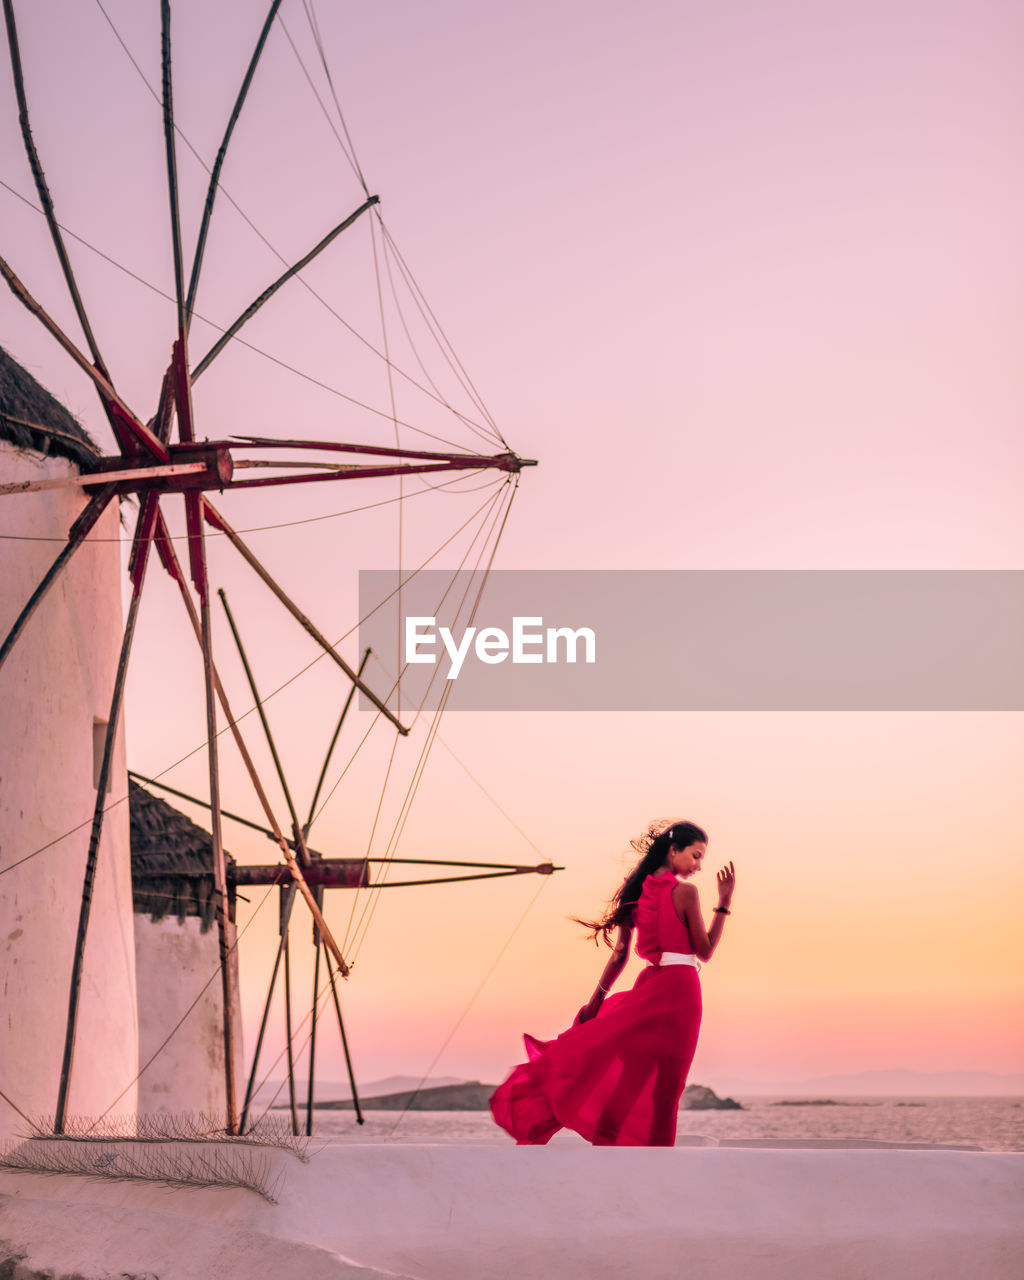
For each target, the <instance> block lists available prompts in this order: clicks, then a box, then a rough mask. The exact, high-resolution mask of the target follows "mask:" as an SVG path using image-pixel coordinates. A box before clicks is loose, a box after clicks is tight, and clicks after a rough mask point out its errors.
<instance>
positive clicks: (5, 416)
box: [0, 347, 100, 467]
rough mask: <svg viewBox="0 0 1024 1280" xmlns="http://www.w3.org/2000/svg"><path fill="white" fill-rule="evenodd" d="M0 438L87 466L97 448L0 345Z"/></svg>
mask: <svg viewBox="0 0 1024 1280" xmlns="http://www.w3.org/2000/svg"><path fill="white" fill-rule="evenodd" d="M0 440H6V441H8V442H9V443H10V444H14V445H17V446H18V448H19V449H34V450H35V452H36V453H42V454H48V455H50V456H51V457H53V456H56V457H60V458H69V459H70V460H71V461H72V462H74V463H76V464H77V465H78V466H79V467H82V466H88V465H89V464H91V463H92V462H94V461H95V460H96V458H98V457H99V455H100V451H99V449H98V448H97V447H96V444H95V442H94V441H93V440H92V438H91V437H90V436H89V433H88V432H87V431H86V430H85V428H84V427H82V426H80V425H79V424H78V422H76V420H75V419H74V418H73V417H72V416H71V414H70V413H68V411H67V409H65V408H64V406H63V405H62V404H61V403H60V402H59V401H58V400H55V399H54V398H53V396H51V395H50V393H49V392H48V391H46V390H45V389H44V388H43V387H41V386H40V385H39V383H38V382H36V380H35V378H33V377H32V375H31V374H30V373H29V372H28V370H26V369H23V368H22V367H21V365H20V364H18V362H17V361H16V360H14V359H12V358H11V356H9V355H8V354H7V352H6V351H5V350H4V349H3V347H0Z"/></svg>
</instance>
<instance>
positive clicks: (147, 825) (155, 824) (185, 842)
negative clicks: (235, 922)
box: [128, 786, 234, 933]
mask: <svg viewBox="0 0 1024 1280" xmlns="http://www.w3.org/2000/svg"><path fill="white" fill-rule="evenodd" d="M128 804H129V809H130V812H131V844H132V898H133V900H134V905H135V912H136V914H137V915H148V916H150V917H151V919H153V920H162V919H163V918H164V916H171V915H174V916H177V917H178V921H179V923H181V924H184V923H185V917H186V916H198V917H199V919H200V920H201V921H202V932H203V933H205V932H206V931H207V929H209V927H210V925H211V924H212V922H213V919H214V915H215V913H216V897H215V888H214V878H213V840H212V838H211V836H210V833H209V832H208V831H204V830H203V828H202V827H197V826H196V824H195V823H194V822H192V821H190V819H188V818H186V817H185V815H184V814H183V813H179V812H178V810H177V809H175V808H173V807H172V806H171V805H169V804H168V803H167V802H166V801H165V800H161V799H159V798H158V797H157V796H155V795H153V794H152V793H151V792H149V791H146V790H145V789H144V788H142V787H137V786H132V789H131V792H130V793H129V796H128ZM227 861H228V863H229V865H233V859H232V858H231V857H230V855H227ZM228 880H229V883H230V880H231V876H230V874H229V876H228ZM231 905H232V914H234V902H233V900H232V904H231Z"/></svg>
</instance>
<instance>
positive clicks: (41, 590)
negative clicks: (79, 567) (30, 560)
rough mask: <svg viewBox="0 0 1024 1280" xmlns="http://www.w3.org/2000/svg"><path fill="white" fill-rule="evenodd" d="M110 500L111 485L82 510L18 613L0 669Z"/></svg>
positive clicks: (1, 648) (1, 654) (2, 647)
mask: <svg viewBox="0 0 1024 1280" xmlns="http://www.w3.org/2000/svg"><path fill="white" fill-rule="evenodd" d="M113 496H114V486H113V485H108V486H107V487H106V488H104V489H101V490H100V492H99V493H97V494H94V495H93V497H92V498H91V499H90V501H89V505H88V506H87V507H86V508H85V509H84V511H82V513H81V514H80V515H79V517H78V519H77V520H76V521H75V523H74V524H73V525H72V526H71V528H70V529H69V531H68V540H67V544H66V545H65V546H64V547H62V548H61V551H60V554H59V555H58V556H57V558H56V560H54V562H53V564H51V565H50V567H49V569H47V571H46V575H45V576H44V578H43V580H42V582H40V584H39V586H38V587H36V589H35V591H33V592H32V595H31V596H30V597H29V601H28V604H26V605H25V607H24V609H22V611H21V613H19V614H18V616H17V618H15V620H14V625H13V626H12V627H11V629H10V631H8V633H7V635H6V636H5V637H4V642H3V644H2V645H0V666H3V664H4V662H5V661H6V658H7V655H8V654H9V653H10V652H11V650H12V649H13V648H14V645H15V642H16V641H17V639H18V636H20V635H21V633H22V631H23V630H24V628H25V624H26V623H27V622H28V620H29V618H31V616H32V615H33V613H35V611H36V609H38V607H39V605H40V604H41V603H42V600H43V598H44V596H45V595H46V593H47V592H48V591H49V589H50V588H51V587H52V586H53V584H54V582H55V581H56V579H57V575H58V574H59V573H60V572H61V570H62V569H63V568H64V566H65V565H66V564H67V563H68V561H69V560H70V559H71V557H72V556H73V555H74V554H75V552H76V551H77V550H78V548H79V547H80V546H81V545H82V543H83V542H84V541H85V539H86V536H87V535H88V533H89V530H90V529H92V527H93V526H94V525H95V523H96V521H97V520H98V519H99V518H100V516H101V515H102V514H103V512H104V511H105V510H106V507H107V503H108V502H109V501H110V499H111V498H112V497H113Z"/></svg>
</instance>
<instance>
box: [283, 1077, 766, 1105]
mask: <svg viewBox="0 0 1024 1280" xmlns="http://www.w3.org/2000/svg"><path fill="white" fill-rule="evenodd" d="M496 1088H497V1086H496V1085H493V1084H481V1083H480V1081H479V1080H466V1081H463V1082H462V1083H461V1084H445V1085H437V1086H434V1087H433V1088H429V1089H419V1090H416V1089H405V1090H402V1091H401V1092H399V1093H383V1094H377V1095H374V1096H371V1097H366V1098H360V1099H359V1103H360V1106H361V1107H363V1108H364V1109H365V1110H366V1111H486V1110H487V1109H488V1104H489V1102H490V1097H491V1094H492V1093H493V1092H494V1090H495V1089H496ZM313 1105H314V1110H316V1111H354V1110H355V1103H354V1102H353V1101H352V1099H351V1098H335V1099H332V1100H330V1101H326V1102H316V1103H314V1104H313ZM679 1105H680V1107H682V1108H683V1110H686V1111H742V1110H743V1107H742V1105H741V1104H740V1103H739V1102H737V1101H736V1100H735V1099H734V1098H720V1097H718V1095H717V1094H716V1093H715V1091H714V1090H713V1089H709V1088H708V1087H707V1085H703V1084H689V1085H687V1086H686V1088H685V1089H684V1090H683V1096H682V1099H681V1100H680V1103H679ZM286 1107H287V1104H283V1105H282V1104H281V1103H278V1104H277V1105H276V1106H275V1107H274V1110H275V1111H283V1110H285V1109H286Z"/></svg>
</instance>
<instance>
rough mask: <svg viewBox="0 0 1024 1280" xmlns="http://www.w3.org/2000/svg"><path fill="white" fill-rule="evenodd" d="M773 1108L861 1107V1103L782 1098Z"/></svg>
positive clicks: (832, 1099) (824, 1099)
mask: <svg viewBox="0 0 1024 1280" xmlns="http://www.w3.org/2000/svg"><path fill="white" fill-rule="evenodd" d="M770 1105H771V1106H773V1107H860V1106H863V1105H864V1103H861V1102H837V1101H836V1100H835V1098H782V1099H780V1100H779V1101H778V1102H773V1103H771V1104H770Z"/></svg>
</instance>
